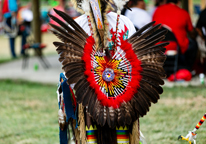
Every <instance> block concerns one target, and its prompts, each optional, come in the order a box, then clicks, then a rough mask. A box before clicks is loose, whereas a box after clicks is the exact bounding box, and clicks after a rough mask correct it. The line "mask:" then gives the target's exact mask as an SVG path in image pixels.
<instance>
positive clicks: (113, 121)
mask: <svg viewBox="0 0 206 144" xmlns="http://www.w3.org/2000/svg"><path fill="white" fill-rule="evenodd" d="M108 113H109V117H110V121H111V126H109V127H110V128H115V127H116V121H117V111H116V110H115V109H114V108H113V107H109V108H108ZM107 123H108V122H107Z"/></svg>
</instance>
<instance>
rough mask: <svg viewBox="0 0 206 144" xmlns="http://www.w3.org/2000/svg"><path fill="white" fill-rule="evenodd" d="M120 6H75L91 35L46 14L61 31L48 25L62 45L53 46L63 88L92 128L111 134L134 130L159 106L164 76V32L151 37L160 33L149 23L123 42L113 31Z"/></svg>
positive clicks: (118, 1) (88, 1) (93, 0)
mask: <svg viewBox="0 0 206 144" xmlns="http://www.w3.org/2000/svg"><path fill="white" fill-rule="evenodd" d="M125 2H126V1H122V0H114V2H111V1H103V0H99V1H97V0H83V1H77V3H76V6H77V7H79V8H81V9H82V10H83V11H85V14H86V15H87V19H88V24H89V27H90V31H91V36H89V35H87V33H86V32H85V31H84V30H83V29H82V28H81V27H80V26H79V25H78V24H77V23H76V22H75V21H74V20H73V19H72V18H71V17H69V16H68V15H66V14H65V13H63V12H61V11H58V10H55V12H56V13H57V14H58V15H59V16H61V17H62V18H63V19H64V20H65V22H66V23H64V22H62V21H60V20H59V19H57V18H56V17H54V16H52V15H50V17H51V18H52V19H53V20H54V21H56V22H57V23H58V24H59V25H60V26H61V27H58V26H56V25H52V24H51V26H52V27H53V28H54V29H55V30H52V32H53V33H54V34H55V35H56V36H57V37H58V38H59V39H60V40H61V41H62V42H54V45H55V46H56V47H57V52H58V54H59V61H60V62H61V63H62V65H63V67H62V69H63V70H64V71H65V75H66V77H67V82H68V84H72V83H75V86H74V90H75V91H76V93H75V95H76V99H77V102H78V103H79V104H82V105H83V106H84V107H87V110H86V113H87V114H88V115H89V116H90V117H91V118H92V120H93V121H94V122H95V123H97V125H99V126H100V127H104V126H106V127H107V128H110V129H114V128H115V127H116V126H118V127H119V126H123V127H124V126H125V125H127V126H132V125H135V123H134V122H135V121H136V120H138V118H139V117H140V116H144V115H145V114H146V113H147V112H148V111H149V107H150V106H151V103H156V102H157V101H158V99H159V94H161V93H162V92H163V89H162V88H161V86H160V85H163V84H164V81H163V80H162V78H164V77H165V72H164V69H163V64H164V61H165V59H166V56H165V55H164V52H165V48H164V46H166V45H167V44H168V43H161V44H156V43H158V42H160V41H161V40H163V39H164V37H165V36H164V35H165V34H166V31H161V32H159V33H157V34H155V35H151V34H152V33H153V32H155V31H156V30H157V29H159V28H160V25H156V26H153V24H154V22H151V23H149V24H147V25H145V26H144V27H142V28H141V29H140V30H139V31H137V32H136V33H134V34H133V35H132V36H131V37H130V38H128V39H124V38H123V37H124V35H125V33H124V32H120V33H117V30H118V24H119V17H120V10H121V8H122V7H123V5H124V4H125ZM111 3H113V4H115V5H116V6H117V10H118V14H117V20H116V32H114V33H113V34H112V35H113V36H112V39H109V37H108V31H109V29H108V25H109V24H108V22H107V20H106V14H107V12H108V11H109V10H111ZM101 4H102V5H101ZM68 24H69V25H68ZM108 41H113V43H114V45H115V47H114V49H112V50H110V49H109V48H108V47H107V43H108ZM132 131H133V130H132ZM134 143H135V144H136V142H134Z"/></svg>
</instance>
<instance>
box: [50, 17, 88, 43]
mask: <svg viewBox="0 0 206 144" xmlns="http://www.w3.org/2000/svg"><path fill="white" fill-rule="evenodd" d="M48 16H49V17H50V18H51V19H53V20H54V21H55V22H57V23H58V24H59V25H60V26H62V27H63V28H64V29H65V30H67V32H68V33H69V34H70V35H71V37H73V38H75V39H77V40H79V41H85V40H86V38H85V37H82V36H80V35H78V33H77V32H75V31H74V30H73V29H71V28H70V27H69V26H68V24H66V23H64V22H63V21H61V20H59V19H58V18H57V17H54V16H53V15H50V14H48Z"/></svg>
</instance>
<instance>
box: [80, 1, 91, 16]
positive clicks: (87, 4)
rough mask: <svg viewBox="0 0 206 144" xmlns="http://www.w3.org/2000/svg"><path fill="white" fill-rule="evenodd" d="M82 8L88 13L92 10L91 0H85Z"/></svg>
mask: <svg viewBox="0 0 206 144" xmlns="http://www.w3.org/2000/svg"><path fill="white" fill-rule="evenodd" d="M81 8H82V10H83V11H84V12H85V13H86V14H87V13H88V12H89V11H90V6H89V1H88V0H83V1H82V3H81Z"/></svg>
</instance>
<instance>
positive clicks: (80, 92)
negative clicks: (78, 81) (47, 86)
mask: <svg viewBox="0 0 206 144" xmlns="http://www.w3.org/2000/svg"><path fill="white" fill-rule="evenodd" d="M68 80H69V78H68ZM88 87H89V82H88V81H86V82H85V83H83V84H82V85H81V86H80V87H79V88H78V89H77V90H76V93H75V95H76V96H77V99H79V98H80V97H82V95H83V94H85V91H86V90H88ZM78 97H79V98H78Z"/></svg>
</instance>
